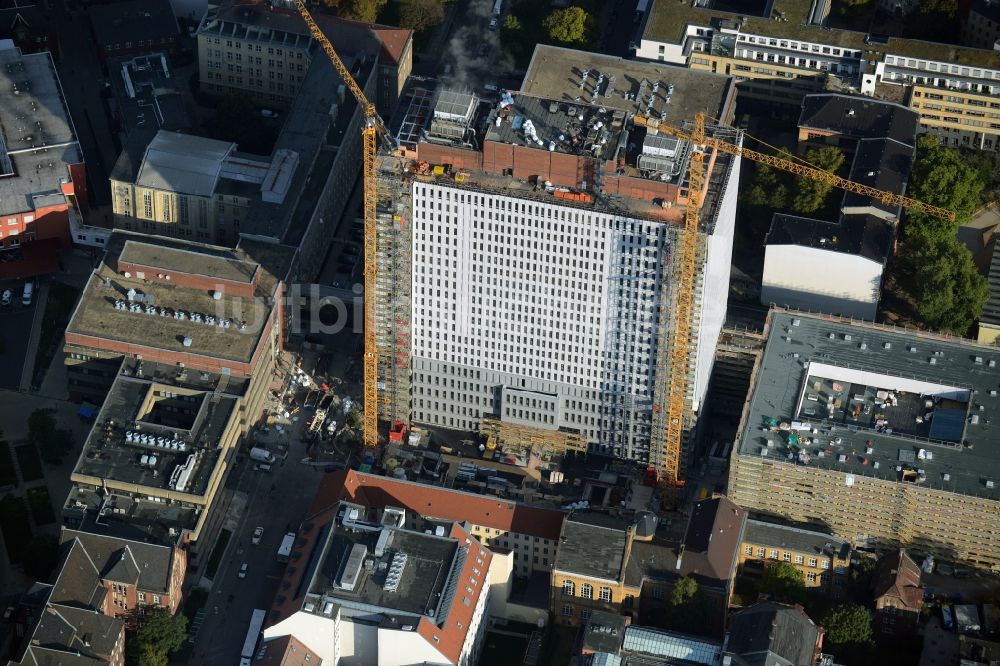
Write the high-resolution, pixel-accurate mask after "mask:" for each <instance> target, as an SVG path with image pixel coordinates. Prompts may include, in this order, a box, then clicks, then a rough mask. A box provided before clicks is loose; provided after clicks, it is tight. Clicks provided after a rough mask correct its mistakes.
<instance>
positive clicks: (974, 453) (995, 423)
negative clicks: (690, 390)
mask: <svg viewBox="0 0 1000 666" xmlns="http://www.w3.org/2000/svg"><path fill="white" fill-rule="evenodd" d="M768 327H769V328H768V339H767V344H766V347H765V349H764V353H763V355H762V356H761V359H760V361H759V362H758V366H757V371H756V375H755V376H756V381H755V383H754V385H753V386H752V388H751V394H750V397H749V404H748V407H747V410H746V412H745V421H744V424H743V429H742V432H741V433H740V435H739V440H738V442H737V445H738V446H737V455H743V456H765V457H767V458H770V459H772V460H777V461H782V462H787V463H788V464H793V465H807V466H810V467H817V468H821V469H827V470H832V471H837V472H842V473H843V474H844V482H845V483H846V484H850V483H853V479H854V477H855V476H868V477H876V478H880V479H884V480H888V481H899V482H904V483H916V484H920V485H924V486H927V487H930V488H936V489H940V490H945V491H950V492H955V493H961V494H968V495H975V496H979V497H988V498H991V499H994V500H996V499H1000V447H997V446H996V442H997V441H1000V420H998V418H1000V349H998V348H996V347H988V346H985V345H979V344H976V343H974V342H971V341H969V340H963V339H961V338H954V337H949V336H944V335H937V334H932V333H922V332H917V331H912V330H904V329H895V328H891V327H883V326H879V325H876V324H871V323H866V322H858V321H850V320H846V319H839V318H836V317H821V316H815V315H807V314H802V313H796V312H791V311H785V310H773V311H772V312H771V314H770V316H769V324H768Z"/></svg>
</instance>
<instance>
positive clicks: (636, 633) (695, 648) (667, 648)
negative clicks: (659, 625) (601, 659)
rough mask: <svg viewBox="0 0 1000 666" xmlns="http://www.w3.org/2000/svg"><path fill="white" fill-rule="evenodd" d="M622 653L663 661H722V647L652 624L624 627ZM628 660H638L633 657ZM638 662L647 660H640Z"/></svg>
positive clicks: (711, 663)
mask: <svg viewBox="0 0 1000 666" xmlns="http://www.w3.org/2000/svg"><path fill="white" fill-rule="evenodd" d="M621 650H622V654H625V655H628V656H630V657H640V658H641V657H646V658H651V659H657V660H660V659H662V660H664V661H662V662H657V663H664V664H684V665H685V666H686V665H687V664H703V665H704V666H715V664H719V663H721V656H722V646H721V645H720V644H719V643H718V642H717V641H713V640H711V639H708V638H702V637H700V636H688V635H687V634H682V633H679V632H676V631H663V630H662V629H654V628H652V627H639V626H635V625H632V626H629V627H626V628H625V640H624V642H623V643H622V648H621ZM628 663H630V664H631V663H636V662H635V661H632V660H630V661H629V662H628ZM638 663H640V664H641V663H648V662H643V661H639V662H638Z"/></svg>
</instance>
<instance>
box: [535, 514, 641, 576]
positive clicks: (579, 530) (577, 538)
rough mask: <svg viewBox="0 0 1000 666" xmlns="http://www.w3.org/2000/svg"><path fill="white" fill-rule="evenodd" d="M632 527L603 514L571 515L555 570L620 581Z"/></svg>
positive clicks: (567, 521) (565, 526) (560, 544)
mask: <svg viewBox="0 0 1000 666" xmlns="http://www.w3.org/2000/svg"><path fill="white" fill-rule="evenodd" d="M627 528H628V525H627V524H626V523H625V522H624V521H618V520H614V519H611V518H606V517H605V516H603V515H601V514H579V515H571V516H570V517H569V518H567V519H566V523H565V524H564V525H563V531H562V537H560V540H559V541H560V543H559V548H558V550H557V552H556V560H555V564H554V565H553V567H552V568H553V570H554V571H559V572H563V573H572V574H578V575H580V576H590V577H593V578H600V579H602V580H618V577H619V576H620V574H621V571H622V565H623V561H622V560H623V558H624V556H625V545H626V542H627V532H626V530H627Z"/></svg>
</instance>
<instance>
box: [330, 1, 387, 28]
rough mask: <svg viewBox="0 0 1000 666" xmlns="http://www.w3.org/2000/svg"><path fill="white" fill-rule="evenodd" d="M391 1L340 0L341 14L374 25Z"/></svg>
mask: <svg viewBox="0 0 1000 666" xmlns="http://www.w3.org/2000/svg"><path fill="white" fill-rule="evenodd" d="M388 1H389V0H340V3H339V4H340V8H341V14H343V15H344V16H345V17H346V18H350V19H354V20H355V21H362V22H364V23H374V22H375V19H377V18H378V15H379V12H381V11H382V9H383V8H384V7H385V5H386V3H388Z"/></svg>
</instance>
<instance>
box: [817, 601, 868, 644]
mask: <svg viewBox="0 0 1000 666" xmlns="http://www.w3.org/2000/svg"><path fill="white" fill-rule="evenodd" d="M822 625H823V630H824V632H825V633H824V638H825V640H827V641H829V642H830V643H833V644H834V645H836V646H840V647H846V646H851V645H853V646H867V645H871V644H872V618H871V615H869V614H868V610H867V609H866V608H865V607H864V606H861V605H858V604H841V605H839V606H835V607H834V608H831V609H830V611H829V612H828V613H827V614H826V615H825V616H824V617H823V622H822Z"/></svg>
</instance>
